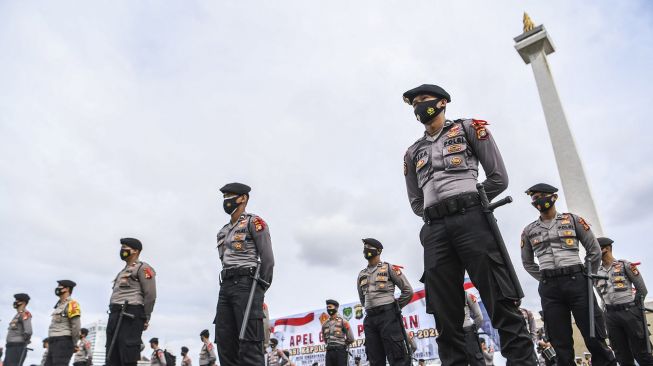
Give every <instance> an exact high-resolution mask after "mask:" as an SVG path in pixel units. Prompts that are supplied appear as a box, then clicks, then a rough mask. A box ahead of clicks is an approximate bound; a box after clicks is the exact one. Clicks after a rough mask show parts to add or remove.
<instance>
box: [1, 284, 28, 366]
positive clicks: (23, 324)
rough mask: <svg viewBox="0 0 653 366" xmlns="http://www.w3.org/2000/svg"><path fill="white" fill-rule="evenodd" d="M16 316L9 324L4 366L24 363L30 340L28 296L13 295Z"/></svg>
mask: <svg viewBox="0 0 653 366" xmlns="http://www.w3.org/2000/svg"><path fill="white" fill-rule="evenodd" d="M14 300H15V301H14V309H16V315H14V317H13V319H11V321H10V322H9V330H8V331H7V346H6V347H5V362H4V365H5V366H22V364H23V362H24V361H25V354H26V352H27V349H26V348H27V345H28V344H29V343H30V339H31V338H32V314H30V312H29V311H27V309H26V306H27V304H28V303H29V295H27V294H22V293H21V294H15V295H14Z"/></svg>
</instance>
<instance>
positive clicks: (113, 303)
mask: <svg viewBox="0 0 653 366" xmlns="http://www.w3.org/2000/svg"><path fill="white" fill-rule="evenodd" d="M142 250H143V244H142V243H141V242H140V240H138V239H134V238H123V239H120V259H122V260H123V261H125V267H124V268H123V269H122V270H121V271H120V272H118V275H117V276H116V278H115V279H114V280H113V293H112V294H111V299H110V300H109V321H108V323H107V339H106V352H107V360H108V362H107V365H108V366H136V363H137V362H138V360H139V359H140V357H141V349H140V347H141V336H142V335H143V331H144V330H146V329H147V327H148V326H149V322H150V316H151V315H152V310H154V303H155V301H156V279H155V276H156V273H155V272H154V269H153V268H152V267H151V266H150V265H149V264H147V263H145V262H142V261H141V260H140V259H139V257H140V255H141V251H142ZM125 304H126V305H125ZM123 306H124V310H123ZM123 311H124V312H125V313H127V314H129V315H128V316H127V315H123V316H122V321H121V322H120V329H118V330H117V333H116V327H117V325H118V321H119V319H120V317H121V315H120V314H121V312H123ZM114 336H115V337H116V342H115V345H114V346H113V350H112V351H111V354H110V355H109V354H108V353H109V347H110V346H111V340H112V339H113V338H114Z"/></svg>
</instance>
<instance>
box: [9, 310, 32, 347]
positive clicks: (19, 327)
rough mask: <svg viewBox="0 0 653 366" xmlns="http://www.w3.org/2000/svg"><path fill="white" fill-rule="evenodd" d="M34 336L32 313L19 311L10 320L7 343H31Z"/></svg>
mask: <svg viewBox="0 0 653 366" xmlns="http://www.w3.org/2000/svg"><path fill="white" fill-rule="evenodd" d="M31 338H32V314H30V312H29V311H27V310H25V311H22V312H17V313H16V315H14V317H13V319H11V321H10V322H9V330H8V331H7V343H29V340H30V339H31Z"/></svg>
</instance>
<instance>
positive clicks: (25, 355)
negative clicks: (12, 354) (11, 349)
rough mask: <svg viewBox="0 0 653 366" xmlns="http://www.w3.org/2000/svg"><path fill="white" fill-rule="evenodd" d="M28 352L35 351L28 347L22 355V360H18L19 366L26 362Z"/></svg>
mask: <svg viewBox="0 0 653 366" xmlns="http://www.w3.org/2000/svg"><path fill="white" fill-rule="evenodd" d="M27 351H34V350H33V349H31V348H29V347H27V345H25V347H24V348H23V352H21V353H20V359H19V360H18V366H23V362H25V358H26V357H27Z"/></svg>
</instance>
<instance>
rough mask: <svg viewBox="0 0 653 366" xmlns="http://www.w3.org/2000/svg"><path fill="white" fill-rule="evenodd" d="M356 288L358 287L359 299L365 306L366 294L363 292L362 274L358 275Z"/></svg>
mask: <svg viewBox="0 0 653 366" xmlns="http://www.w3.org/2000/svg"><path fill="white" fill-rule="evenodd" d="M356 289H358V299H359V300H360V302H361V305H363V306H365V294H364V293H363V286H361V275H360V274H359V275H358V277H356Z"/></svg>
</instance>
